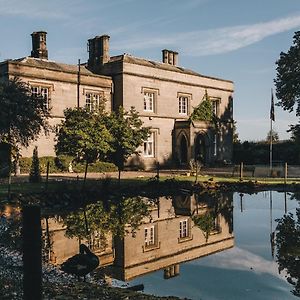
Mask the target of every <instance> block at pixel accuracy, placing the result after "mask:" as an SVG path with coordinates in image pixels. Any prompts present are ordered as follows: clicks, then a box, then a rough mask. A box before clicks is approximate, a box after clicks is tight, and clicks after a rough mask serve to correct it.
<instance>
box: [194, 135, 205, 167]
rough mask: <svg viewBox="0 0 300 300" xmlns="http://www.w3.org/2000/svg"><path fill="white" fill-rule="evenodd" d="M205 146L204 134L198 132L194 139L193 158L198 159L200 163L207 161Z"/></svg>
mask: <svg viewBox="0 0 300 300" xmlns="http://www.w3.org/2000/svg"><path fill="white" fill-rule="evenodd" d="M206 147H207V145H206V142H205V135H204V134H201V133H200V134H198V135H197V137H196V140H195V160H198V161H200V162H201V163H202V164H205V163H206V162H207V153H206Z"/></svg>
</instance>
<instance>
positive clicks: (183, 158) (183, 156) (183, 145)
mask: <svg viewBox="0 0 300 300" xmlns="http://www.w3.org/2000/svg"><path fill="white" fill-rule="evenodd" d="M187 152H188V146H187V140H186V137H185V136H184V135H182V136H181V139H180V163H181V164H186V163H187V159H188V153H187Z"/></svg>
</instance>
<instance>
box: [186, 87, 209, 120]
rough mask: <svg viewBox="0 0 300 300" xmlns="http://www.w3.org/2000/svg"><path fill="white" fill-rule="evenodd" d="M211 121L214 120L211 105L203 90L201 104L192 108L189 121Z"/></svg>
mask: <svg viewBox="0 0 300 300" xmlns="http://www.w3.org/2000/svg"><path fill="white" fill-rule="evenodd" d="M213 119H214V113H213V107H212V103H211V101H210V98H209V96H208V94H207V90H205V94H204V96H203V99H202V101H201V103H200V104H199V105H197V106H196V107H195V108H194V110H193V112H192V114H191V116H190V120H191V121H213Z"/></svg>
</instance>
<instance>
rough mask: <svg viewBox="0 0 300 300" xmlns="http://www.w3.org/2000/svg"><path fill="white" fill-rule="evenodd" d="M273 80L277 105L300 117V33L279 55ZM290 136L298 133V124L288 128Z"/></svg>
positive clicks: (299, 126)
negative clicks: (288, 47) (286, 49)
mask: <svg viewBox="0 0 300 300" xmlns="http://www.w3.org/2000/svg"><path fill="white" fill-rule="evenodd" d="M276 64H277V68H276V70H277V75H276V78H275V80H274V81H275V85H276V96H277V98H278V100H279V101H278V105H280V106H281V107H282V108H283V109H284V110H287V111H289V112H292V111H294V110H295V112H296V116H298V117H300V31H297V32H295V35H294V39H293V45H292V46H291V47H290V49H289V50H288V51H287V52H286V53H284V52H281V53H280V57H279V59H278V61H277V62H276ZM289 131H291V133H292V135H294V136H295V135H297V134H299V132H300V123H298V124H296V125H292V126H290V130H289Z"/></svg>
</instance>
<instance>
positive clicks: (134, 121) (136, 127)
mask: <svg viewBox="0 0 300 300" xmlns="http://www.w3.org/2000/svg"><path fill="white" fill-rule="evenodd" d="M106 126H107V128H108V130H109V131H110V134H111V136H112V140H111V142H110V147H111V148H112V151H110V153H109V158H110V160H111V161H112V162H113V163H114V164H115V165H116V166H117V167H118V171H119V181H120V177H121V171H122V170H123V169H124V164H125V162H126V160H127V159H128V158H129V157H130V156H131V155H132V154H138V151H137V148H138V147H139V146H141V145H142V144H143V142H144V140H146V139H147V137H148V135H149V128H147V127H143V122H142V121H141V119H140V118H139V115H138V113H137V112H136V110H135V109H134V108H133V107H131V109H130V111H129V112H127V111H125V110H124V108H123V107H121V106H120V107H119V109H118V110H117V111H115V112H112V113H111V114H110V115H109V116H107V118H106Z"/></svg>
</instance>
